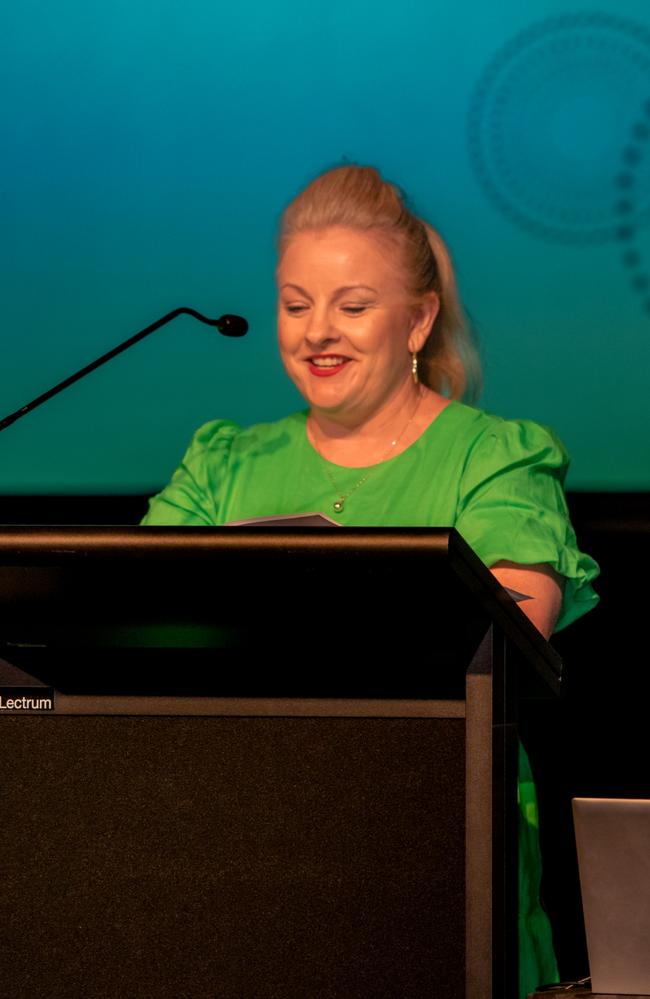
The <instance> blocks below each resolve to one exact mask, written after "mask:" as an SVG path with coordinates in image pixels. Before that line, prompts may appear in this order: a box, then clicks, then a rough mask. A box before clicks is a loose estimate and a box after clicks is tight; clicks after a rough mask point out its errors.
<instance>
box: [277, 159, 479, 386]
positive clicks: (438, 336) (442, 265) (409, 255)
mask: <svg viewBox="0 0 650 999" xmlns="http://www.w3.org/2000/svg"><path fill="white" fill-rule="evenodd" d="M333 225H340V226H347V227H349V228H351V229H359V230H362V231H374V232H377V233H382V234H383V235H384V236H386V237H388V238H390V239H392V241H393V244H394V245H396V246H397V247H399V249H400V250H401V253H402V264H403V267H404V270H405V272H406V274H407V281H408V284H409V291H410V293H411V294H412V295H413V296H414V297H415V298H416V299H421V298H422V297H423V296H424V295H426V294H427V293H430V292H432V291H435V292H436V294H437V295H438V298H439V300H440V309H439V312H438V315H437V316H436V319H435V321H434V323H433V325H432V328H431V333H430V334H429V337H428V339H427V341H426V343H425V345H424V347H423V348H422V350H421V351H420V353H419V355H418V360H419V362H420V363H419V377H420V381H422V382H423V383H424V384H425V385H427V386H428V387H429V388H431V389H434V390H435V391H437V392H441V393H443V394H445V395H448V396H450V397H451V398H452V399H462V398H465V399H467V400H468V401H470V402H473V401H475V400H476V399H477V398H478V396H479V394H480V390H481V385H482V377H481V363H480V360H479V355H478V350H477V348H476V345H475V341H474V336H473V333H472V330H471V327H470V325H469V322H468V320H467V317H466V315H465V312H464V310H463V307H462V305H461V302H460V299H459V296H458V289H457V286H456V278H455V275H454V268H453V265H452V262H451V257H450V255H449V251H448V249H447V247H446V246H445V244H444V242H443V240H442V237H441V236H440V235H439V234H438V233H437V232H436V231H435V229H433V228H432V227H431V226H430V225H428V224H427V223H426V222H424V221H423V220H421V219H419V218H418V217H417V216H416V215H414V214H413V213H412V212H411V211H409V209H408V208H407V206H406V204H405V200H404V197H403V195H402V193H401V191H400V190H399V188H397V187H396V186H395V185H394V184H390V183H388V182H387V181H385V180H383V179H382V177H381V176H380V174H379V172H378V171H377V170H375V168H374V167H362V166H353V165H350V166H341V167H335V168H334V169H333V170H328V171H327V173H323V174H321V175H320V176H319V177H316V179H315V180H313V181H312V182H311V183H310V184H309V185H308V186H307V187H306V188H305V189H304V190H303V191H301V193H300V194H299V195H298V196H297V197H296V198H294V200H293V201H292V202H291V203H290V204H289V205H288V206H287V208H286V209H285V211H284V213H283V215H282V218H281V221H280V231H279V237H278V250H279V254H280V256H281V255H282V253H283V252H284V249H285V247H286V246H287V244H288V242H289V241H290V240H291V238H292V237H293V236H295V235H296V234H297V233H300V232H307V231H309V230H314V229H324V228H326V227H328V226H333Z"/></svg>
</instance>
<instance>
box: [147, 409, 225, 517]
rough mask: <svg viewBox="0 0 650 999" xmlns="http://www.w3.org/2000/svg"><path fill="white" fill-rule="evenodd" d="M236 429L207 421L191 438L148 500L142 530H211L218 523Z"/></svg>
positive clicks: (216, 421) (220, 422)
mask: <svg viewBox="0 0 650 999" xmlns="http://www.w3.org/2000/svg"><path fill="white" fill-rule="evenodd" d="M239 429H240V428H239V427H238V425H237V424H236V423H233V422H232V421H230V420H211V421H210V422H209V423H204V424H203V426H202V427H199V429H198V430H197V431H196V433H195V434H194V436H193V438H192V441H191V443H190V446H189V447H188V449H187V451H186V452H185V455H184V457H183V460H182V461H181V463H180V465H179V466H178V468H177V469H176V471H175V472H174V474H173V476H172V478H171V481H170V482H169V484H168V485H167V486H165V488H164V489H163V490H162V492H160V493H158V494H157V495H156V496H153V497H152V498H151V499H150V500H149V510H148V512H147V513H146V514H145V516H144V518H143V519H142V521H141V524H142V525H143V526H146V527H152V526H158V527H163V526H164V527H187V526H197V527H201V526H203V527H212V526H214V525H215V524H218V523H219V519H218V516H219V494H220V490H221V489H222V488H223V483H224V480H225V478H226V475H227V470H228V464H229V458H230V450H231V446H232V441H233V438H234V436H235V434H236V433H237V431H238V430H239Z"/></svg>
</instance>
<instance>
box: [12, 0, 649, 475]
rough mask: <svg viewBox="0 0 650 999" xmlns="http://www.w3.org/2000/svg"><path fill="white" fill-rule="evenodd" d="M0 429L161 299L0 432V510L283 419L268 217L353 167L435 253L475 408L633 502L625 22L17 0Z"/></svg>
mask: <svg viewBox="0 0 650 999" xmlns="http://www.w3.org/2000/svg"><path fill="white" fill-rule="evenodd" d="M4 22H5V23H4V28H3V33H2V34H3V38H2V41H0V46H1V48H2V52H1V53H0V55H1V59H0V79H1V81H2V91H3V95H4V100H3V102H2V104H3V107H2V112H1V119H0V120H1V121H2V136H3V143H2V158H1V163H2V166H1V178H2V213H3V224H2V240H1V247H2V249H1V252H2V267H1V273H2V292H1V299H2V362H1V366H0V399H1V404H0V409H1V412H0V415H4V414H6V413H8V412H11V411H12V410H14V409H17V408H18V407H19V406H21V405H22V404H24V403H25V402H27V401H28V400H29V399H31V398H32V397H33V396H35V395H37V394H39V393H40V392H42V391H44V390H45V389H47V388H49V387H50V385H52V384H54V383H55V382H57V381H59V380H60V379H62V378H64V377H65V376H66V375H68V374H70V373H71V372H72V371H74V370H76V369H77V368H79V367H81V366H82V365H83V364H85V363H87V362H89V361H91V360H92V359H93V358H95V357H96V356H98V355H99V354H100V353H102V352H104V351H106V350H108V349H110V348H111V347H113V346H114V345H115V344H117V343H118V342H120V341H121V340H123V339H126V337H128V336H130V335H131V334H132V333H134V332H135V331H136V330H138V329H140V328H141V327H143V326H145V325H147V324H148V323H150V322H152V321H153V320H155V319H156V318H158V317H159V316H161V315H162V314H163V313H165V312H167V311H169V310H171V309H173V308H175V307H177V306H180V305H184V306H192V307H194V308H196V309H199V310H200V311H203V312H206V313H208V314H210V315H213V316H218V315H220V314H221V313H224V312H234V313H240V314H242V315H244V316H246V317H247V319H248V321H249V323H250V333H249V335H248V336H247V337H246V338H245V339H243V340H241V341H234V340H233V341H231V340H226V339H225V338H223V337H220V336H218V335H216V334H214V333H212V332H211V331H210V330H208V329H207V327H203V326H199V325H197V324H196V323H194V322H193V321H192V320H190V319H185V318H183V319H181V320H177V321H176V322H175V323H174V324H172V325H171V326H168V327H166V328H165V329H163V330H161V331H160V332H158V333H156V334H154V335H153V337H151V338H149V339H148V340H145V341H144V342H143V343H141V344H140V345H138V346H136V347H135V348H133V349H132V350H131V351H129V352H128V353H127V354H125V355H123V356H121V357H120V358H118V359H117V360H115V361H113V362H112V363H111V364H110V365H109V366H107V367H106V368H104V369H102V370H100V371H98V372H96V373H94V374H92V375H90V376H89V377H88V378H87V379H86V380H85V381H84V382H82V383H80V384H78V385H76V386H74V387H73V388H71V389H69V390H68V391H67V392H66V393H64V394H63V395H61V396H60V397H58V398H56V399H55V400H53V401H51V402H50V403H48V404H47V405H46V406H45V407H43V408H41V409H39V410H37V411H35V412H34V413H32V414H30V415H29V416H27V417H26V418H25V419H24V420H22V421H20V422H19V423H17V424H15V425H14V426H12V427H11V428H10V429H8V430H6V431H5V432H4V433H3V434H2V435H1V436H0V453H1V456H2V457H1V460H0V491H2V492H4V493H27V492H98V493H99V492H109V493H111V492H120V491H123V492H147V491H153V490H154V489H156V488H158V487H159V486H160V485H162V484H163V483H164V482H165V481H167V479H168V478H169V476H170V474H171V472H172V470H173V469H174V467H175V466H176V464H177V463H178V461H179V459H180V457H181V455H182V453H183V451H184V448H185V447H186V445H187V442H188V441H189V438H190V436H191V434H192V432H193V430H194V429H195V428H196V427H197V426H198V425H199V424H201V423H203V422H205V421H206V420H209V419H213V418H216V417H229V418H231V419H234V420H237V421H240V422H242V423H244V424H247V423H252V422H257V421H260V420H269V419H276V418H279V417H280V416H283V415H285V414H286V413H287V412H290V411H292V410H293V409H296V408H298V407H299V406H300V405H301V400H300V398H299V396H298V395H297V393H296V391H295V390H294V388H293V387H292V385H291V384H290V383H289V382H288V380H287V378H286V376H285V375H284V372H283V369H282V367H281V364H280V361H279V359H278V356H277V350H276V344H275V292H274V285H273V270H274V238H275V230H276V226H277V222H278V218H279V215H280V212H281V210H282V208H283V207H284V205H285V204H286V203H287V202H288V201H289V200H290V199H291V198H292V197H293V195H294V194H295V193H296V192H297V191H298V190H299V189H300V188H301V187H302V186H304V184H305V183H306V182H307V181H309V180H310V179H311V178H312V177H313V176H315V175H316V174H317V173H320V172H321V171H323V170H325V169H327V168H329V167H331V166H335V165H337V164H340V163H342V162H359V163H369V164H372V165H375V166H377V167H378V168H379V169H380V170H381V172H382V173H383V174H384V176H386V177H387V178H389V179H391V180H393V181H395V182H396V183H398V184H399V185H400V186H401V187H402V188H403V189H404V190H405V192H406V194H407V195H408V197H409V199H410V202H411V204H412V206H413V207H414V208H415V210H416V211H417V212H418V213H419V214H420V215H421V216H423V217H424V218H426V219H428V220H429V221H430V222H431V223H432V224H433V225H434V226H436V227H437V228H438V229H439V230H440V231H441V233H442V234H443V236H444V237H445V239H446V241H447V243H448V245H449V247H450V249H451V252H452V255H453V258H454V261H455V265H456V268H457V272H458V278H459V283H460V288H461V293H462V297H463V300H464V302H465V305H466V308H467V310H468V312H469V314H470V316H471V318H472V321H473V323H474V325H475V328H476V330H477V333H478V337H479V342H480V348H481V353H482V357H483V362H484V367H485V382H486V389H485V392H484V395H483V397H482V399H481V400H480V405H481V406H482V407H483V408H485V409H488V410H490V411H492V412H496V413H499V414H501V415H503V416H506V417H529V418H531V419H535V420H538V421H539V422H541V423H544V424H546V425H549V426H552V427H553V428H554V429H555V430H556V431H557V433H558V434H559V435H560V437H561V438H562V439H563V440H564V442H565V444H566V445H567V447H568V449H569V451H570V453H571V454H572V456H573V467H572V471H571V475H570V479H569V483H568V484H569V486H570V487H572V488H574V489H611V490H628V489H629V490H634V489H647V488H649V487H650V463H649V461H648V454H649V453H650V447H649V445H648V441H649V433H648V431H649V429H650V392H649V391H648V389H649V382H650V377H649V376H650V363H649V361H650V357H649V350H648V332H649V326H650V232H649V229H648V223H649V221H650V184H649V180H650V12H649V11H648V7H647V3H646V2H645V0H638V2H637V0H635V2H633V0H618V2H617V3H616V4H614V3H613V2H611V0H603V2H601V3H599V4H598V5H597V6H593V8H592V6H591V5H587V6H585V5H582V6H578V7H576V8H572V7H567V4H566V3H565V2H550V0H543V2H542V0H531V2H530V3H529V4H527V5H526V8H525V10H524V9H523V8H521V6H520V5H516V4H514V3H502V4H500V5H499V6H498V7H497V8H495V7H494V6H493V5H485V4H480V3H477V2H471V3H470V2H462V0H461V2H458V3H455V4H441V3H439V2H431V0H427V2H426V3H425V2H420V0H406V2H404V3H402V4H400V5H398V6H394V5H391V4H371V3H368V2H365V0H351V3H343V2H342V0H327V2H322V0H315V2H313V3H311V4H309V5H307V6H304V5H303V4H299V3H297V2H295V0H289V2H279V3H276V4H275V5H269V4H268V3H262V2H261V0H243V2H240V3H239V4H238V5H237V6H235V5H224V4H218V3H217V4H215V3H208V2H207V0H185V2H184V3H183V4H181V3H180V2H170V0H156V2H155V3H154V2H153V0H138V2H137V3H126V2H125V0H112V2H110V3H108V2H101V0H98V2H93V3H91V4H88V3H87V2H84V3H82V2H78V0H62V2H61V3H60V4H56V5H54V4H49V3H45V2H35V0H23V2H22V3H21V4H19V5H15V6H14V7H13V8H12V9H11V11H10V12H5V19H4Z"/></svg>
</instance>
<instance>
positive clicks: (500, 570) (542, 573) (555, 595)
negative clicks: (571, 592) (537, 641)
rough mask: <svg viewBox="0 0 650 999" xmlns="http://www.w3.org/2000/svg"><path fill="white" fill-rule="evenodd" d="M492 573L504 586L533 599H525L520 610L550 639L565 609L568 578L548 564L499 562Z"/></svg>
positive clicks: (520, 605)
mask: <svg viewBox="0 0 650 999" xmlns="http://www.w3.org/2000/svg"><path fill="white" fill-rule="evenodd" d="M490 572H492V573H493V575H494V576H496V578H497V579H498V580H499V582H500V583H501V585H502V586H507V587H509V588H510V589H511V590H518V591H519V592H520V593H525V594H526V595H527V596H530V597H532V600H522V601H521V603H520V604H519V607H520V608H521V609H522V611H523V612H524V614H525V615H526V617H528V618H529V619H530V620H531V621H532V622H533V624H534V625H535V627H536V628H537V630H538V631H541V633H542V635H543V636H544V638H550V636H551V634H552V633H553V629H554V627H555V622H556V621H557V618H558V615H559V613H560V608H561V607H562V590H563V589H564V577H563V576H560V575H559V574H558V573H557V572H556V571H555V570H554V569H553V568H552V567H551V566H550V565H548V564H547V563H543V562H542V563H540V564H538V565H518V564H517V563H516V562H506V561H501V562H496V563H495V564H494V565H492V566H490Z"/></svg>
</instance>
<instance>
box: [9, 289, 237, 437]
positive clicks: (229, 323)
mask: <svg viewBox="0 0 650 999" xmlns="http://www.w3.org/2000/svg"><path fill="white" fill-rule="evenodd" d="M180 315H187V316H193V318H194V319H198V320H199V322H201V323H205V324H206V326H216V327H217V329H218V330H219V332H220V333H222V334H223V336H234V337H238V336H244V335H245V334H246V333H247V332H248V323H247V322H246V320H245V319H244V318H243V316H231V315H225V316H220V317H219V319H208V317H207V316H204V315H202V314H201V313H200V312H197V311H196V309H188V308H185V307H181V308H180V309H172V311H171V312H168V313H167V315H165V316H163V317H162V319H157V320H156V321H155V323H151V325H150V326H146V327H145V328H144V329H143V330H140V332H139V333H134V335H133V336H132V337H129V339H128V340H125V341H124V343H120V344H118V346H117V347H113V349H112V350H109V351H107V352H106V353H105V354H102V356H101V357H98V358H97V360H96V361H92V363H91V364H87V365H86V366H85V368H81V369H80V370H79V371H76V372H75V373H74V375H70V376H69V377H68V378H64V379H63V381H62V382H59V383H58V385H55V386H54V387H53V388H51V389H48V391H47V392H43V394H42V395H39V396H37V397H36V399H32V401H31V402H28V403H27V405H26V406H21V407H20V409H17V410H16V412H15V413H10V414H9V416H5V418H4V419H3V420H0V431H2V430H5V429H6V428H7V427H10V426H11V424H12V423H15V422H16V420H19V419H20V418H21V417H22V416H26V415H27V413H31V411H32V410H33V409H36V407H37V406H40V405H42V403H44V402H47V400H48V399H51V398H52V396H55V395H58V393H59V392H63V389H66V388H67V387H68V386H69V385H74V383H75V382H78V381H79V379H80V378H83V377H84V376H85V375H89V374H90V372H91V371H94V370H95V368H99V367H100V365H102V364H106V362H107V361H110V360H112V358H114V357H117V355H118V354H121V353H122V351H123V350H128V348H129V347H132V346H133V344H134V343H138V341H139V340H144V338H145V337H146V336H149V334H150V333H153V332H154V331H155V330H157V329H160V327H161V326H165V324H166V323H170V322H171V321H172V319H176V317H177V316H180Z"/></svg>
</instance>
